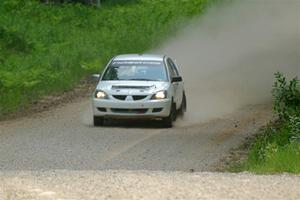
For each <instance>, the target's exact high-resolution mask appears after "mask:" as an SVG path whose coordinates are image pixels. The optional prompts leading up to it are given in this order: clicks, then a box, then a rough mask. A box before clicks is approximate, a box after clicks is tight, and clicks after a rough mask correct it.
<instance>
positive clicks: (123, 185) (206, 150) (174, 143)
mask: <svg viewBox="0 0 300 200" xmlns="http://www.w3.org/2000/svg"><path fill="white" fill-rule="evenodd" d="M271 117H272V115H271V108H270V106H266V105H256V106H247V107H244V108H242V109H240V110H238V111H236V112H235V113H234V114H232V115H226V117H223V118H222V117H220V118H219V119H214V120H211V121H207V122H202V123H198V124H188V125H185V121H184V120H179V122H178V124H176V125H175V127H174V128H172V129H162V128H159V127H158V126H157V125H156V122H143V121H141V122H136V121H133V122H132V121H129V122H128V121H126V122H124V121H123V122H109V123H108V124H107V126H106V127H103V128H96V127H93V126H92V120H91V111H90V102H89V100H87V99H78V100H77V101H75V102H73V103H70V104H68V105H65V106H61V107H60V108H56V109H54V110H51V111H47V112H43V113H39V114H34V115H32V116H30V117H27V118H21V119H16V120H10V121H4V122H0V199H1V200H2V199H4V200H6V199H9V200H10V199H175V198H177V199H220V198H221V199H247V198H248V199H253V198H260V199H276V198H277V199H282V198H283V197H285V199H297V198H298V199H299V198H300V194H299V191H300V190H298V189H299V188H300V179H299V177H298V176H289V175H282V176H254V175H251V174H238V175H233V174H219V173H207V172H206V171H209V170H210V169H211V167H212V166H215V164H216V163H218V161H219V160H220V159H221V158H222V157H223V156H225V155H226V153H228V152H229V150H230V149H231V148H232V147H237V146H239V145H240V143H241V142H242V141H243V140H244V139H245V138H246V137H249V136H251V135H252V134H254V133H255V132H256V131H257V130H258V129H259V128H260V127H261V126H262V125H264V124H265V123H266V122H267V121H268V120H270V119H271ZM190 172H196V173H190ZM271 191H272V192H271Z"/></svg>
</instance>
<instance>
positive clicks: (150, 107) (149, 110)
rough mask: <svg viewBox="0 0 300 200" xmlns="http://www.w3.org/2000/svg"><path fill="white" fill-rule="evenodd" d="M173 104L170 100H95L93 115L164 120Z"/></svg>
mask: <svg viewBox="0 0 300 200" xmlns="http://www.w3.org/2000/svg"><path fill="white" fill-rule="evenodd" d="M171 104H172V101H171V100H170V99H164V100H145V101H140V102H135V101H115V100H110V99H96V98H93V114H94V116H102V117H108V118H133V119H134V118H136V119H140V118H162V117H167V116H169V114H170V110H171Z"/></svg>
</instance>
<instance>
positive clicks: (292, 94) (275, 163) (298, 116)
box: [240, 72, 300, 173]
mask: <svg viewBox="0 0 300 200" xmlns="http://www.w3.org/2000/svg"><path fill="white" fill-rule="evenodd" d="M275 79H276V80H275V83H274V88H273V91H272V93H273V96H274V112H275V114H276V115H277V116H278V118H279V119H278V121H277V122H275V123H270V124H269V125H268V126H267V128H265V129H264V130H262V134H261V135H260V136H259V137H258V138H257V139H256V141H255V142H254V144H253V145H252V147H251V151H250V153H249V156H248V160H247V161H246V162H245V163H244V164H242V166H241V167H240V170H249V171H254V172H258V173H262V172H291V173H300V91H299V85H298V84H299V81H298V79H297V78H294V79H292V80H291V81H289V82H288V81H287V80H286V78H285V77H284V75H283V74H281V73H279V72H277V73H276V74H275Z"/></svg>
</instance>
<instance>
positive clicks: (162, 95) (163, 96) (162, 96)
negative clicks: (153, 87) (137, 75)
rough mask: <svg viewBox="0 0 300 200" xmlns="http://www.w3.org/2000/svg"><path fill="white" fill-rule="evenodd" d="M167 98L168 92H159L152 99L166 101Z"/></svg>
mask: <svg viewBox="0 0 300 200" xmlns="http://www.w3.org/2000/svg"><path fill="white" fill-rule="evenodd" d="M166 98H167V91H159V92H157V93H156V94H154V95H153V96H152V98H151V99H166Z"/></svg>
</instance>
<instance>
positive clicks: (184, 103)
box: [178, 92, 187, 116]
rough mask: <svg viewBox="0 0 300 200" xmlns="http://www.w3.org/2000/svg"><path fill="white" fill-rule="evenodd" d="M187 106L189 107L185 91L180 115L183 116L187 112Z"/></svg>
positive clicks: (179, 111)
mask: <svg viewBox="0 0 300 200" xmlns="http://www.w3.org/2000/svg"><path fill="white" fill-rule="evenodd" d="M186 108H187V103H186V96H185V92H183V97H182V102H181V106H180V108H179V110H178V114H179V115H180V116H183V115H184V113H185V112H186Z"/></svg>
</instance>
